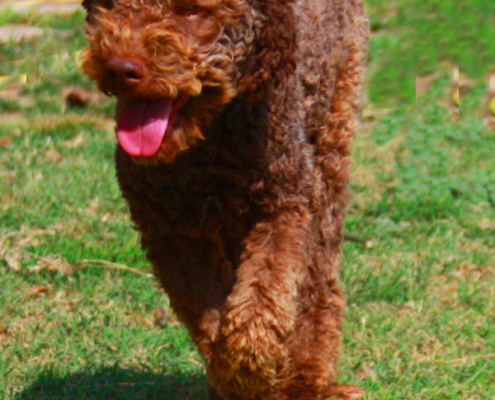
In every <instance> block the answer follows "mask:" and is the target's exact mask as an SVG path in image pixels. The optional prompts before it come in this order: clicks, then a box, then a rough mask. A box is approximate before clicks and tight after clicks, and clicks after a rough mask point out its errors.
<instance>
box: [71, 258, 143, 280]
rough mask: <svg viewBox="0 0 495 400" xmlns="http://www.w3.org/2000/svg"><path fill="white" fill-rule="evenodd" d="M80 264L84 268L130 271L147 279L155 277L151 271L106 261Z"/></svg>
mask: <svg viewBox="0 0 495 400" xmlns="http://www.w3.org/2000/svg"><path fill="white" fill-rule="evenodd" d="M79 264H80V265H82V266H90V265H97V266H103V267H106V268H110V269H118V270H121V271H129V272H132V273H134V274H137V275H142V276H145V277H147V278H152V277H153V274H152V273H151V270H150V269H145V270H141V269H137V268H131V267H128V266H127V265H122V264H117V263H113V262H110V261H105V260H82V261H80V262H79Z"/></svg>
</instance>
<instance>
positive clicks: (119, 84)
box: [105, 57, 149, 89]
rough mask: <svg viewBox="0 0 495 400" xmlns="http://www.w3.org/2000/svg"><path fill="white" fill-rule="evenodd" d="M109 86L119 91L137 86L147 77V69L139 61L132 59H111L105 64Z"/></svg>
mask: <svg viewBox="0 0 495 400" xmlns="http://www.w3.org/2000/svg"><path fill="white" fill-rule="evenodd" d="M105 66H106V69H107V73H108V78H109V79H110V81H111V85H112V86H115V87H116V88H119V89H131V88H134V87H136V86H138V85H139V84H140V83H142V82H143V81H144V79H145V78H146V77H147V76H148V74H149V72H148V68H147V67H146V65H144V64H143V63H142V62H141V61H138V60H134V59H132V58H117V57H115V58H112V59H111V60H110V61H108V62H107V63H106V65H105Z"/></svg>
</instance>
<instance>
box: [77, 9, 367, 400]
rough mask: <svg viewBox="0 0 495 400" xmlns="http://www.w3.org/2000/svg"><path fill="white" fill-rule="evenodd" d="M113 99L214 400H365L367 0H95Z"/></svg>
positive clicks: (130, 167)
mask: <svg viewBox="0 0 495 400" xmlns="http://www.w3.org/2000/svg"><path fill="white" fill-rule="evenodd" d="M83 6H84V7H85V8H86V10H87V11H88V15H87V19H86V36H87V40H88V43H89V46H88V48H87V49H86V50H85V51H84V55H83V70H84V72H85V73H86V74H87V75H88V76H89V77H90V78H91V79H92V80H94V81H95V82H96V83H97V84H98V86H99V89H100V90H101V91H102V92H104V93H106V94H108V95H111V96H115V97H116V99H117V106H116V122H117V128H116V135H117V138H118V146H117V149H116V155H115V160H116V168H117V178H118V181H119V185H120V188H121V190H122V193H123V197H124V198H125V199H126V201H127V202H128V204H129V208H130V213H131V217H132V220H133V222H134V224H135V226H136V228H137V229H138V230H139V232H140V233H141V237H142V247H143V248H144V250H145V251H146V254H147V258H148V260H149V261H150V262H151V263H152V264H153V267H154V272H155V274H156V277H157V278H158V280H159V281H160V283H161V284H162V285H163V287H164V289H165V290H166V292H167V293H168V296H169V297H170V303H171V306H172V307H173V309H174V311H175V313H176V314H177V316H178V318H179V319H180V320H181V321H182V322H183V323H184V324H185V326H186V327H187V330H188V332H189V335H190V337H191V339H192V340H193V341H194V343H195V344H196V345H197V347H198V350H199V352H200V354H201V356H202V358H203V359H204V362H205V366H206V371H207V375H208V380H209V398H210V400H213V399H224V400H248V399H249V400H255V399H256V400H289V399H290V400H323V399H326V398H329V397H335V398H340V399H352V398H359V397H361V396H362V395H363V392H362V390H361V389H359V388H358V387H356V386H353V385H342V384H339V383H338V382H337V381H336V376H337V373H338V371H337V359H338V355H339V349H340V343H341V337H342V329H341V324H342V310H343V308H344V306H345V300H344V296H343V293H342V291H341V289H340V284H339V262H340V261H339V260H340V245H341V240H342V225H343V218H344V209H345V206H346V204H347V202H348V199H349V194H348V189H347V184H348V181H349V175H350V174H349V167H348V166H349V163H350V154H351V151H350V142H351V139H352V136H353V134H354V131H355V129H356V121H355V116H356V113H357V111H358V109H359V92H360V87H361V86H362V80H363V69H364V68H363V63H364V60H365V57H366V52H367V40H368V22H367V19H366V17H365V12H364V9H363V5H362V4H361V1H360V0H164V1H160V0H84V1H83Z"/></svg>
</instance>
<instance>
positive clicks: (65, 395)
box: [14, 367, 206, 400]
mask: <svg viewBox="0 0 495 400" xmlns="http://www.w3.org/2000/svg"><path fill="white" fill-rule="evenodd" d="M14 399H15V400H35V399H36V400H108V399H112V400H113V399H115V400H131V399H133V400H136V399H138V400H144V399H146V400H154V399H157V400H158V399H159V400H205V399H206V378H205V376H203V375H200V374H196V375H195V374H185V373H176V372H174V373H173V374H171V375H167V374H166V373H164V374H157V373H154V372H140V371H135V370H132V369H127V368H120V367H103V368H99V369H94V370H87V371H83V372H77V373H73V374H68V375H60V374H57V373H54V372H53V371H51V370H47V371H44V372H42V373H41V374H40V375H39V376H38V378H37V379H36V380H35V381H34V382H33V383H32V384H31V385H30V386H28V387H27V388H26V389H24V390H23V391H22V392H21V393H19V394H17V396H15V397H14Z"/></svg>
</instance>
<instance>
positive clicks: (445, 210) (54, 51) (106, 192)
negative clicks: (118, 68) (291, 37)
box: [0, 0, 495, 400]
mask: <svg viewBox="0 0 495 400" xmlns="http://www.w3.org/2000/svg"><path fill="white" fill-rule="evenodd" d="M412 3H413V2H409V1H405V0H399V1H392V0H372V1H371V0H370V1H368V2H367V6H368V10H369V13H370V16H371V22H372V28H373V37H372V40H371V44H370V49H371V51H370V65H369V78H368V85H367V88H366V89H367V90H366V93H367V100H366V105H365V110H364V112H363V118H362V126H361V129H360V132H359V133H358V134H357V135H356V140H355V146H354V147H355V152H354V159H355V161H354V165H353V170H354V178H353V184H352V187H353V191H354V197H353V201H352V203H351V205H350V207H349V210H348V217H347V220H346V233H347V234H348V235H351V236H357V237H359V238H361V239H366V240H369V241H370V242H371V244H372V246H371V247H366V246H364V245H363V244H362V243H361V242H358V241H353V240H347V241H346V242H345V243H344V257H343V266H342V278H343V281H344V285H345V291H346V293H347V300H348V309H347V312H346V322H345V347H344V349H343V356H342V361H341V370H342V373H341V380H342V381H345V382H350V383H355V384H358V385H360V386H361V387H362V388H363V389H364V390H365V391H366V392H367V393H368V395H367V397H366V399H367V400H413V399H417V400H451V399H452V400H454V399H456V400H457V399H458V400H461V399H462V400H465V399H468V400H481V399H483V400H495V268H494V267H495V265H494V264H495V157H494V154H495V133H494V131H493V129H492V128H491V127H490V121H491V120H490V115H489V111H488V109H487V107H486V101H487V99H488V98H489V97H490V94H489V93H488V91H487V87H488V77H487V74H488V72H489V71H490V70H491V69H492V68H493V67H495V41H493V37H494V34H495V24H494V23H493V15H494V12H495V3H494V2H491V1H489V0H470V1H469V2H468V1H459V0H457V1H455V0H424V1H422V2H415V3H418V4H412ZM83 20H84V13H83V12H82V11H77V12H75V13H73V14H61V15H57V14H46V15H41V16H40V15H37V14H29V13H28V14H25V13H24V14H21V13H15V12H7V11H5V10H0V27H2V26H8V25H11V24H23V25H27V26H31V27H37V28H41V29H43V30H44V34H43V35H42V36H40V37H35V38H32V39H30V40H25V41H22V42H19V43H14V42H4V43H2V42H0V193H1V194H2V196H1V198H0V399H6V400H27V399H40V400H42V399H73V400H76V399H78V400H81V399H83V400H90V399H91V400H103V399H122V400H130V399H155V398H160V399H167V400H179V399H180V400H183V399H184V400H189V399H190V400H200V399H206V395H205V393H204V385H205V376H204V368H203V366H202V364H201V360H200V358H199V356H198V354H197V353H196V351H195V349H194V346H192V344H191V343H190V342H189V340H188V337H187V334H186V332H185V330H184V329H183V327H181V326H180V325H179V324H178V323H177V321H176V319H175V317H174V315H173V313H172V312H171V311H170V309H169V307H168V304H167V298H166V296H165V295H164V293H163V292H161V290H160V289H159V288H158V286H157V284H156V283H155V281H154V280H153V278H152V277H151V276H150V274H149V268H150V266H149V265H148V264H147V262H146V260H145V257H144V254H143V252H142V251H141V250H140V247H139V237H138V235H137V233H136V232H135V231H134V230H133V229H132V226H131V223H130V220H129V217H128V211H127V207H126V204H125V203H124V201H123V200H122V199H121V196H120V193H119V191H118V187H117V183H116V181H115V178H114V175H115V171H114V166H113V151H114V146H115V140H114V134H113V121H112V109H113V102H112V100H110V99H108V98H106V97H103V96H100V95H98V94H97V93H96V91H94V88H93V85H92V84H91V83H90V82H89V81H88V80H87V79H86V78H85V77H83V76H82V75H81V73H80V71H79V68H78V61H77V55H78V52H79V51H80V50H81V49H82V48H83V47H84V36H83V33H82V24H83ZM455 65H458V66H459V68H460V70H461V74H462V75H463V76H464V77H465V81H466V82H467V83H466V84H465V88H464V89H465V90H463V92H462V97H461V106H460V118H459V121H456V120H455V118H454V116H453V115H454V114H455V110H453V108H455V105H454V104H452V96H451V92H452V90H453V86H452V68H453V66H455ZM416 75H419V76H422V77H424V76H426V77H428V76H432V77H433V78H432V79H430V81H431V82H430V83H429V84H428V85H427V87H426V88H425V90H424V93H423V94H422V96H421V97H420V98H419V99H418V100H417V101H416V99H415V85H414V80H415V77H416ZM74 88H77V90H78V91H80V92H81V91H82V93H84V95H85V96H88V97H89V98H90V99H91V100H90V102H89V104H88V105H87V106H86V107H85V108H82V109H80V108H74V107H70V106H69V105H68V104H67V103H66V102H65V101H64V98H65V96H66V94H67V92H68V91H70V90H72V89H74ZM308 400H310V399H308Z"/></svg>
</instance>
